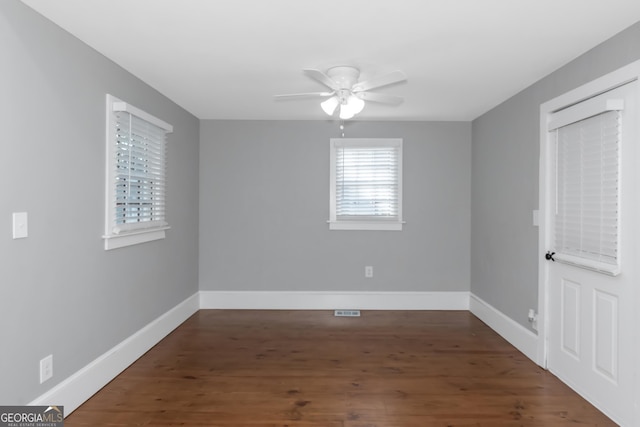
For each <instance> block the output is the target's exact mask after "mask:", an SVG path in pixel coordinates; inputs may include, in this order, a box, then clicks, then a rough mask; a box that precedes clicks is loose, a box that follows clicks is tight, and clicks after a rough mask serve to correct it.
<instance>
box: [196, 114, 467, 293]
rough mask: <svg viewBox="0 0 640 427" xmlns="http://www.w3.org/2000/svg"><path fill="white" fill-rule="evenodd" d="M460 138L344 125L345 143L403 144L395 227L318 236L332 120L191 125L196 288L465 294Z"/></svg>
mask: <svg viewBox="0 0 640 427" xmlns="http://www.w3.org/2000/svg"><path fill="white" fill-rule="evenodd" d="M470 130H471V127H470V123H457V122H449V123H422V122H402V123H396V122H348V123H347V124H346V129H345V132H346V136H347V137H400V138H403V139H404V164H403V168H404V177H403V180H404V191H403V195H404V219H405V220H406V224H405V227H404V230H403V231H401V232H393V231H329V226H328V224H327V219H328V218H329V138H331V137H338V136H339V130H338V123H336V122H318V121H314V122H310V121H299V122H277V121H211V120H210V121H202V122H201V129H200V134H201V151H200V263H199V264H200V289H201V290H205V291H206V290H230V291H245V290H256V291H264V290H284V291H468V290H469V235H470V162H471V157H470V156H471V145H470V144H471V134H470ZM365 265H372V266H373V267H374V278H373V279H365V278H364V267H365Z"/></svg>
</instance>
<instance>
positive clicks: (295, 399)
mask: <svg viewBox="0 0 640 427" xmlns="http://www.w3.org/2000/svg"><path fill="white" fill-rule="evenodd" d="M124 425H128V426H136V425H137V426H166V425H185V426H210V427H230V426H247V427H285V426H287V427H392V426H393V427H425V426H442V427H446V426H491V427H504V426H554V427H555V426H614V425H615V424H614V423H613V422H611V421H610V420H609V419H608V418H607V417H605V416H604V415H603V414H602V413H600V412H599V411H598V410H596V409H595V408H594V407H593V406H591V405H590V404H589V403H587V402H586V401H585V400H584V399H582V398H581V397H580V396H578V395H577V394H575V393H574V392H573V391H571V390H570V389H569V388H568V387H567V386H565V385H564V384H563V383H561V382H560V381H559V380H557V379H556V378H555V377H554V376H552V375H551V374H549V373H548V372H546V371H544V370H543V369H541V368H539V367H538V366H537V365H535V364H534V363H533V362H531V361H530V360H529V359H527V358H526V357H525V356H523V355H522V354H521V353H519V352H518V351H517V350H516V349H514V348H513V347H512V346H511V345H509V344H508V343H507V342H506V341H504V340H503V339H502V338H501V337H500V336H498V335H497V334H496V333H495V332H493V331H492V330H491V329H489V328H488V327H487V326H486V325H485V324H483V323H482V322H480V321H479V320H478V319H477V318H475V317H474V316H473V315H472V314H470V313H469V312H466V311H446V312H443V311H408V312H398V311H384V312H383V311H364V312H363V313H362V317H360V318H335V317H333V312H329V311H218V310H201V311H199V312H198V313H196V314H195V315H194V316H192V317H191V318H190V319H189V320H187V321H186V322H185V323H184V324H183V325H181V326H180V327H179V328H178V329H176V330H175V331H174V332H173V333H172V334H171V335H169V336H168V337H167V338H165V339H164V340H163V341H162V342H160V343H159V344H158V345H156V346H155V347H154V348H153V349H151V350H150V351H149V352H148V353H147V354H145V355H144V356H143V357H142V358H140V359H139V360H138V361H137V362H135V363H134V364H133V365H131V366H130V367H129V368H128V369H127V370H126V371H125V372H123V373H122V374H121V375H120V376H118V377H117V378H116V379H114V380H113V381H112V382H111V383H110V384H108V385H107V386H106V387H105V388H104V389H102V390H101V391H100V392H99V393H97V394H96V395H95V396H94V397H92V398H91V399H90V400H88V401H87V402H86V403H85V404H84V405H82V406H81V407H80V408H78V409H77V410H76V411H75V412H73V413H72V414H71V415H70V416H69V417H68V418H67V419H66V420H65V426H66V427H74V426H124Z"/></svg>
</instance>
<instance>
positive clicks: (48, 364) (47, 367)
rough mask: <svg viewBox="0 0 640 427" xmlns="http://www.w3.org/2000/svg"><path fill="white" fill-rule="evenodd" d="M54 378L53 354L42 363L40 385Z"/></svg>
mask: <svg viewBox="0 0 640 427" xmlns="http://www.w3.org/2000/svg"><path fill="white" fill-rule="evenodd" d="M52 376H53V354H50V355H48V356H47V357H45V358H44V359H42V360H41V361H40V384H42V383H43V382H45V381H47V380H48V379H49V378H51V377H52Z"/></svg>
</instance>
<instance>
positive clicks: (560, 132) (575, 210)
mask: <svg viewBox="0 0 640 427" xmlns="http://www.w3.org/2000/svg"><path fill="white" fill-rule="evenodd" d="M637 85H638V82H637V81H634V82H631V83H627V84H625V85H623V86H620V87H617V88H615V89H612V90H608V91H607V92H605V93H602V94H600V95H598V96H595V97H592V98H589V99H586V100H583V101H581V102H579V103H577V104H575V105H571V104H567V105H570V106H568V107H566V108H565V107H564V106H562V107H561V109H560V110H558V111H550V112H548V114H546V116H547V117H546V119H547V120H546V122H547V123H546V138H547V148H546V150H545V151H546V154H545V153H543V155H545V156H549V158H548V159H547V160H546V165H548V167H547V168H546V181H547V185H546V188H545V189H543V191H547V194H546V196H545V197H546V202H545V203H546V204H547V206H546V208H545V215H546V225H545V231H544V232H545V233H546V238H545V239H542V240H541V241H543V242H545V245H546V246H544V247H543V248H541V249H543V250H544V251H545V252H546V251H549V252H548V253H547V256H546V258H547V260H546V261H544V262H545V264H544V265H545V268H546V270H545V269H543V271H546V280H547V282H546V295H545V296H546V304H547V307H546V322H545V325H546V330H545V335H546V339H547V343H546V345H547V347H546V348H547V367H548V369H549V370H550V371H551V372H552V373H553V374H555V375H556V376H557V377H559V378H560V379H561V380H563V381H564V382H565V383H567V384H568V385H569V386H571V387H572V388H573V389H575V390H576V391H577V392H578V393H580V394H581V395H583V396H584V397H585V398H587V400H589V401H590V402H591V403H593V404H594V405H595V406H597V407H598V408H600V409H601V410H602V411H603V412H605V413H606V414H607V415H609V416H610V417H611V418H612V419H614V421H616V422H618V423H621V424H622V425H625V426H636V425H640V424H637V423H638V422H639V421H638V420H635V421H634V417H635V415H634V399H635V397H634V393H635V392H636V390H635V386H634V383H635V379H634V374H635V371H636V367H635V366H634V364H638V363H639V361H638V360H635V359H636V352H637V344H636V341H637V338H638V333H637V332H636V330H637V329H639V328H640V325H639V324H637V323H636V322H637V319H640V316H637V317H636V316H635V313H634V301H635V298H636V294H635V290H634V287H636V286H640V283H639V279H640V275H639V272H640V269H639V268H638V264H640V259H639V258H638V255H639V252H638V249H637V245H636V241H637V240H638V224H639V223H640V219H639V213H640V210H639V209H638V208H637V206H638V201H639V200H640V185H638V184H637V177H639V176H640V173H638V174H636V169H638V168H640V161H639V159H638V154H637V153H638V152H640V150H637V149H636V146H637V145H638V142H639V141H638V113H637V96H638V95H637V93H638V87H637ZM567 100H568V101H570V100H569V99H567ZM574 102H576V101H574ZM541 231H542V230H541ZM550 258H552V259H550Z"/></svg>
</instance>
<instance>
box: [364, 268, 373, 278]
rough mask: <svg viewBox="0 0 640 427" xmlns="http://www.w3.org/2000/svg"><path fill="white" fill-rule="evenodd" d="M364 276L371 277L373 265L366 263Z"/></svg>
mask: <svg viewBox="0 0 640 427" xmlns="http://www.w3.org/2000/svg"><path fill="white" fill-rule="evenodd" d="M364 277H366V278H367V279H371V278H372V277H373V267H372V266H370V265H367V266H366V267H365V268H364Z"/></svg>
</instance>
